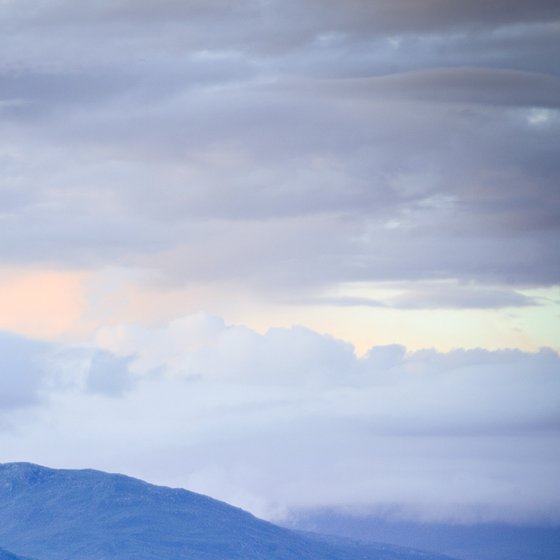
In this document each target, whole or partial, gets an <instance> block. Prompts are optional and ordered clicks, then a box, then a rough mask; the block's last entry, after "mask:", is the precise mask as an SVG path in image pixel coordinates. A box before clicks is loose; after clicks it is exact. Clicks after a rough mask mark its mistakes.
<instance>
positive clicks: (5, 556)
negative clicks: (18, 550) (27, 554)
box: [0, 548, 30, 560]
mask: <svg viewBox="0 0 560 560" xmlns="http://www.w3.org/2000/svg"><path fill="white" fill-rule="evenodd" d="M0 560H30V559H29V558H24V557H23V556H16V555H15V554H12V553H11V552H8V551H7V550H3V549H2V548H0Z"/></svg>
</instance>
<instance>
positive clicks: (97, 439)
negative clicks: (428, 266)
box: [0, 314, 560, 522]
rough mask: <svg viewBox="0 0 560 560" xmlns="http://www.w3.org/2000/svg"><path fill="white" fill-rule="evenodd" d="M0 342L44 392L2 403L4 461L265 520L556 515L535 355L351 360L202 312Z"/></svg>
mask: <svg viewBox="0 0 560 560" xmlns="http://www.w3.org/2000/svg"><path fill="white" fill-rule="evenodd" d="M2 341H3V343H2V344H3V345H2V355H3V357H4V360H5V361H7V363H13V362H14V361H15V360H18V359H19V356H21V347H22V344H23V345H26V353H27V355H28V356H29V358H27V359H26V360H27V361H25V363H23V362H22V363H19V365H18V371H19V375H20V379H21V380H23V381H25V379H26V376H31V377H33V378H35V377H37V376H38V377H39V378H40V379H41V385H42V398H41V401H40V402H39V401H36V402H35V405H36V406H34V407H33V408H30V404H31V403H27V405H26V407H25V409H24V408H22V406H23V404H22V402H21V399H20V401H18V402H19V403H20V404H19V408H18V407H14V406H10V404H9V403H6V401H5V400H4V401H1V403H0V406H1V407H2V410H1V412H2V417H3V419H5V420H6V422H7V423H8V424H7V425H17V431H16V432H14V431H13V430H6V429H3V430H0V443H1V446H0V448H1V449H2V460H12V459H17V458H19V457H20V455H21V453H22V452H23V453H25V457H26V458H27V459H28V460H33V461H37V462H43V463H49V464H53V465H65V466H84V467H85V466H87V467H92V466H94V467H98V468H104V469H108V470H112V471H114V470H118V471H124V472H127V473H130V474H135V475H138V476H143V477H145V478H148V479H151V480H154V481H156V482H162V483H166V484H174V485H182V486H187V487H190V488H191V489H193V490H198V491H202V492H205V493H209V494H211V495H213V496H215V497H219V498H223V499H226V500H228V501H230V502H233V503H236V504H238V505H241V506H244V507H247V508H249V509H251V510H253V511H255V512H256V513H259V514H261V515H267V516H279V515H286V514H287V513H288V512H289V511H291V510H293V509H298V508H313V507H320V506H327V507H328V506H339V507H345V506H348V507H351V508H352V507H358V508H363V507H366V508H373V509H380V510H382V511H383V510H385V511H387V510H388V511H391V512H393V514H395V515H397V516H401V517H405V518H410V517H413V518H419V519H431V520H447V521H449V520H456V521H462V522H472V521H481V520H487V521H488V520H500V521H513V522H515V521H529V520H530V521H543V520H554V521H558V520H559V519H560V495H559V494H558V488H557V472H558V466H559V461H560V454H559V448H558V435H559V430H560V415H559V411H560V375H559V374H560V357H559V356H558V354H557V353H555V352H552V351H549V350H542V351H540V352H537V353H524V352H521V351H516V350H503V351H495V352H489V351H484V350H455V351H452V352H448V353H440V352H436V351H433V350H422V351H416V352H407V351H406V349H405V348H404V347H402V346H398V345H393V346H379V347H373V348H372V349H371V350H370V351H369V352H368V353H367V354H366V355H365V356H364V357H362V358H357V357H356V356H355V354H354V352H353V348H352V347H351V346H350V345H349V344H347V343H344V342H342V341H340V340H337V339H334V338H332V337H329V336H325V335H320V334H318V333H316V332H313V331H310V330H308V329H304V328H299V327H297V328H292V329H272V330H270V331H269V332H268V333H266V334H264V335H261V334H258V333H256V332H254V331H252V330H250V329H248V328H245V327H241V326H231V325H226V324H225V323H224V322H223V321H222V320H221V319H219V318H216V317H211V316H208V315H204V314H197V315H192V316H189V317H185V318H182V319H180V320H177V321H174V322H172V323H170V324H169V325H166V326H163V327H160V328H154V329H143V328H139V327H127V326H113V327H107V328H106V329H103V330H102V331H100V333H99V346H98V347H96V348H90V349H85V348H81V349H79V348H72V347H67V348H63V347H62V348H61V347H58V348H56V349H55V350H56V351H54V350H53V349H52V348H50V351H49V355H48V358H46V357H45V354H44V353H43V354H39V353H37V352H36V351H35V350H34V346H33V345H34V344H35V345H36V343H33V342H32V341H22V340H21V339H16V338H15V337H11V338H10V337H8V338H6V336H4V337H3V338H2ZM31 363H33V364H34V365H31ZM6 379H9V381H10V387H11V388H12V391H13V390H14V388H15V387H18V386H19V387H20V388H19V389H18V390H19V392H20V393H21V394H23V393H25V392H26V391H27V393H26V394H27V396H28V397H32V398H34V397H35V396H36V393H35V389H34V388H33V387H28V386H27V385H25V383H23V381H22V383H21V384H19V385H18V382H17V378H15V377H14V375H13V373H12V372H10V371H9V369H6V368H4V369H2V370H1V371H0V387H2V383H4V381H5V380H6ZM26 387H27V389H26ZM20 396H21V395H20ZM18 398H19V397H18ZM13 404H14V403H12V405H13ZM6 406H10V408H6ZM22 450H23V451H22ZM442 484H444V485H445V492H442Z"/></svg>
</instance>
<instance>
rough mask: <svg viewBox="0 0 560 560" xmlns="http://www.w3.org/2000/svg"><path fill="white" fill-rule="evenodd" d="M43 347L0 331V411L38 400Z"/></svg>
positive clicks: (43, 355) (44, 347) (41, 376)
mask: <svg viewBox="0 0 560 560" xmlns="http://www.w3.org/2000/svg"><path fill="white" fill-rule="evenodd" d="M46 351H47V345H45V344H43V343H41V342H36V341H33V340H29V339H26V338H23V337H18V336H16V335H12V334H10V333H6V332H0V360H1V362H0V411H2V410H3V409H7V408H8V409H9V408H13V407H19V406H26V405H30V404H33V403H35V402H37V401H38V400H39V393H40V390H41V388H42V384H43V383H42V382H43V371H42V367H41V362H42V361H43V360H44V358H45V354H46Z"/></svg>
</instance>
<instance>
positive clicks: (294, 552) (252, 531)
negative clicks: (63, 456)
mask: <svg viewBox="0 0 560 560" xmlns="http://www.w3.org/2000/svg"><path fill="white" fill-rule="evenodd" d="M0 504H2V507H1V508H0V546H2V547H4V548H6V549H8V550H10V551H13V552H14V553H16V554H20V555H23V556H32V557H34V558H36V559H37V560H71V559H79V560H109V559H110V560H156V559H157V560H444V559H445V558H448V557H444V556H440V555H438V554H432V553H424V552H419V551H415V550H411V549H405V548H400V547H394V546H388V545H380V544H368V545H365V544H360V543H355V542H352V541H348V540H342V539H339V538H329V537H322V536H319V535H313V534H307V533H299V532H295V531H292V530H289V529H285V528H281V527H277V526H276V525H273V524H271V523H268V522H266V521H262V520H260V519H257V518H256V517H254V516H252V515H251V514H249V513H247V512H245V511H242V510H240V509H238V508H235V507H232V506H229V505H227V504H225V503H223V502H219V501H217V500H213V499H211V498H208V497H206V496H202V495H200V494H195V493H193V492H189V491H187V490H181V489H173V488H165V487H161V486H154V485H152V484H148V483H146V482H143V481H141V480H137V479H134V478H130V477H127V476H123V475H118V474H107V473H103V472H99V471H94V470H55V469H49V468H45V467H40V466H37V465H32V464H29V463H8V464H4V465H0ZM0 560H14V558H13V557H11V558H10V556H7V557H6V559H3V558H1V557H0Z"/></svg>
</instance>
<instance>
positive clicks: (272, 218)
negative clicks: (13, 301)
mask: <svg viewBox="0 0 560 560" xmlns="http://www.w3.org/2000/svg"><path fill="white" fill-rule="evenodd" d="M504 6H505V4H504V3H502V2H471V3H469V5H468V6H466V5H464V3H459V2H457V3H449V2H440V1H435V0H434V1H429V2H422V3H421V6H420V4H418V3H414V2H405V1H402V2H401V1H399V2H385V1H376V2H362V1H355V2H354V1H353V2H350V3H345V4H344V8H343V9H342V8H340V6H339V5H338V4H337V3H336V2H329V3H328V6H327V7H325V5H324V3H317V2H315V1H312V0H308V1H306V2H297V3H296V2H256V1H255V2H253V1H248V0H247V1H239V2H234V3H231V2H222V1H218V0H216V1H215V2H214V1H212V2H198V1H197V2H174V1H173V2H171V1H170V2H152V1H143V2H140V3H139V2H132V3H131V2H124V1H123V2H99V3H96V4H95V5H89V6H85V5H84V6H81V5H76V4H75V3H68V2H51V1H44V2H40V3H26V2H22V3H19V2H18V3H10V4H8V5H7V6H6V15H5V18H4V20H3V23H2V24H0V25H2V26H3V28H2V29H1V30H0V31H1V32H2V33H1V34H2V38H3V39H2V40H3V49H2V54H1V55H0V80H1V82H2V91H3V98H2V99H1V100H0V118H1V119H2V123H3V127H2V130H3V133H2V134H0V158H1V162H2V168H3V171H4V172H3V180H2V185H1V190H0V206H1V207H2V212H1V213H0V222H1V226H2V231H3V232H4V239H5V243H3V245H2V248H1V249H0V256H1V257H2V259H3V261H4V262H7V263H11V264H13V265H22V264H23V265H29V264H30V263H31V264H33V265H38V264H40V265H42V266H50V267H62V268H75V267H79V268H88V269H89V268H101V267H107V266H108V267H111V266H115V265H116V264H117V263H118V265H119V266H124V267H128V268H143V269H144V270H149V271H152V272H154V273H155V274H156V275H158V276H159V278H161V280H162V283H161V285H162V287H163V286H177V285H183V286H184V285H190V284H197V283H198V284H204V285H209V284H210V283H212V282H215V281H217V280H219V281H220V282H223V283H226V284H228V285H229V286H232V287H235V286H240V285H242V286H249V287H250V290H251V291H252V292H254V293H258V294H260V295H261V296H264V297H265V298H267V299H270V298H271V297H272V298H274V299H278V300H284V301H286V300H290V299H292V300H297V299H304V298H306V297H308V293H309V292H310V291H312V292H313V291H315V292H319V291H321V292H322V291H328V289H334V288H336V287H337V286H339V285H341V284H342V285H343V284H345V283H351V282H355V281H369V282H376V281H394V282H401V281H417V280H441V281H448V280H457V281H459V282H467V283H469V282H470V283H471V284H472V285H473V286H476V288H473V290H475V289H478V288H480V290H481V294H480V295H479V297H473V298H472V299H473V301H474V300H476V301H479V300H483V299H484V298H485V295H484V293H482V292H483V291H484V290H485V289H486V290H493V289H496V290H498V291H499V290H502V291H503V293H506V292H508V291H509V292H511V290H516V289H519V288H523V287H527V286H530V287H537V286H550V285H554V284H557V283H558V282H559V278H560V271H559V270H558V266H557V262H558V260H557V259H556V258H555V249H556V243H555V241H556V238H557V235H558V224H559V223H560V220H559V219H558V214H559V205H558V200H557V196H556V194H555V193H556V190H557V188H556V187H557V184H558V179H559V177H560V167H559V165H558V158H557V157H556V153H555V149H554V148H555V146H556V144H557V140H558V131H559V128H558V127H559V125H560V118H559V117H558V106H559V103H560V87H559V85H558V84H559V78H558V76H559V75H560V67H559V66H558V63H557V58H558V57H555V56H553V54H554V53H555V52H556V50H557V37H556V27H555V26H556V22H557V19H558V8H557V6H556V3H553V2H532V3H530V4H529V3H527V2H515V3H511V2H508V3H507V8H505V7H504ZM209 30H210V31H209ZM485 293H488V292H485ZM459 299H460V300H461V301H457V302H454V303H453V304H452V305H453V306H455V307H461V306H462V305H463V304H464V302H465V298H462V299H461V298H459ZM515 301H517V302H518V303H519V304H520V305H523V304H524V303H526V300H524V299H523V298H522V297H517V298H515V297H509V302H511V303H515Z"/></svg>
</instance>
